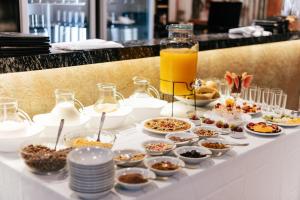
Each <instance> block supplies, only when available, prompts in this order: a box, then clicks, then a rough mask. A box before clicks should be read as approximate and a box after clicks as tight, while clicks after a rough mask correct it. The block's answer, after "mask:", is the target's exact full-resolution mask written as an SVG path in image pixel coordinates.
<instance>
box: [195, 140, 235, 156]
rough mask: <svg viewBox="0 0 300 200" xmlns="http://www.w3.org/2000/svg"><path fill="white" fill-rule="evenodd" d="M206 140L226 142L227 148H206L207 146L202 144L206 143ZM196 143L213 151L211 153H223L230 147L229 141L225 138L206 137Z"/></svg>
mask: <svg viewBox="0 0 300 200" xmlns="http://www.w3.org/2000/svg"><path fill="white" fill-rule="evenodd" d="M206 142H211V143H221V144H226V145H227V148H224V149H214V148H207V147H205V146H203V143H206ZM198 144H199V146H201V147H204V148H207V149H209V150H210V151H211V152H212V153H213V155H218V154H225V153H227V152H228V151H229V150H230V149H232V146H231V145H229V142H227V141H226V140H223V139H220V138H207V139H205V140H201V141H199V142H198Z"/></svg>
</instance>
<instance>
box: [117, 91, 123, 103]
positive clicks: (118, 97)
mask: <svg viewBox="0 0 300 200" xmlns="http://www.w3.org/2000/svg"><path fill="white" fill-rule="evenodd" d="M116 97H117V99H119V100H121V101H124V99H125V98H124V96H123V95H122V94H121V93H120V92H116Z"/></svg>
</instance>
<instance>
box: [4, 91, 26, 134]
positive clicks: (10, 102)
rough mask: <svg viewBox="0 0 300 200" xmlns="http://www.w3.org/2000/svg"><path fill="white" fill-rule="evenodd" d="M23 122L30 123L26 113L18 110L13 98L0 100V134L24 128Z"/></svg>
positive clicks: (16, 102)
mask: <svg viewBox="0 0 300 200" xmlns="http://www.w3.org/2000/svg"><path fill="white" fill-rule="evenodd" d="M24 121H27V122H31V119H30V117H29V116H28V114H27V113H26V112H24V111H23V110H21V109H19V108H18V101H17V100H16V99H14V98H8V97H2V98H0V133H1V132H11V131H18V130H21V129H23V128H25V124H24V123H23V122H24Z"/></svg>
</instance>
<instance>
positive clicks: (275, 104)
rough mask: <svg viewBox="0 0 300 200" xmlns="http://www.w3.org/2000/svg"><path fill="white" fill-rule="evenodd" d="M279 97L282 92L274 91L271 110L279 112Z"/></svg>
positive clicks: (280, 97)
mask: <svg viewBox="0 0 300 200" xmlns="http://www.w3.org/2000/svg"><path fill="white" fill-rule="evenodd" d="M281 99H282V93H276V92H275V93H274V100H273V111H274V112H275V113H279V112H280V107H281Z"/></svg>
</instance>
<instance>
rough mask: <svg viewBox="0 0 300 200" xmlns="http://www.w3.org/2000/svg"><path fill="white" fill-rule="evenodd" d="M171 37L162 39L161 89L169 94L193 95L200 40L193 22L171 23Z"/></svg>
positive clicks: (169, 28) (169, 27) (169, 29)
mask: <svg viewBox="0 0 300 200" xmlns="http://www.w3.org/2000/svg"><path fill="white" fill-rule="evenodd" d="M167 29H168V31H169V37H168V38H167V39H164V40H162V41H161V44H160V45H161V50H160V91H161V92H162V93H163V94H168V95H177V96H184V95H191V94H193V83H194V81H195V79H196V74H197V60H198V50H199V44H198V41H196V40H194V39H193V25H192V24H171V25H169V26H168V27H167Z"/></svg>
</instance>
